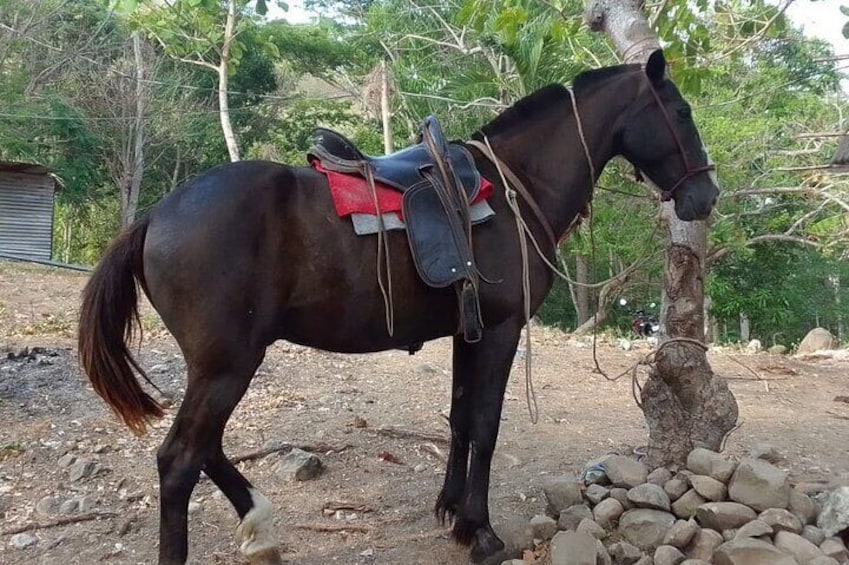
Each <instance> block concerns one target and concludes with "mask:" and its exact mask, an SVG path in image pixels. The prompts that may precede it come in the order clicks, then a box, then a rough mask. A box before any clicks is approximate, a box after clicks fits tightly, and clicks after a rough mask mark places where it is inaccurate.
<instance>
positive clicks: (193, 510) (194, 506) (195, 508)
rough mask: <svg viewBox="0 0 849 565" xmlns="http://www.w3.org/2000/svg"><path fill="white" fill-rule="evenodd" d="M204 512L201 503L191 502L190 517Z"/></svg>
mask: <svg viewBox="0 0 849 565" xmlns="http://www.w3.org/2000/svg"><path fill="white" fill-rule="evenodd" d="M201 510H203V505H202V504H201V503H200V502H196V501H194V500H192V501H189V516H194V515H195V514H197V513H199V512H200V511H201Z"/></svg>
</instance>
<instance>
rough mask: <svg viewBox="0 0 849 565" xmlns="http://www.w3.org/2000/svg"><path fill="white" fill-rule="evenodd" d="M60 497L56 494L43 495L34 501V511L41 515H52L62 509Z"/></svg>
mask: <svg viewBox="0 0 849 565" xmlns="http://www.w3.org/2000/svg"><path fill="white" fill-rule="evenodd" d="M61 508H62V499H61V498H59V497H58V496H45V497H42V498H40V499H39V500H38V502H36V503H35V511H36V512H37V513H38V514H41V515H42V516H54V515H56V514H59V513H60V512H61V511H62V510H61Z"/></svg>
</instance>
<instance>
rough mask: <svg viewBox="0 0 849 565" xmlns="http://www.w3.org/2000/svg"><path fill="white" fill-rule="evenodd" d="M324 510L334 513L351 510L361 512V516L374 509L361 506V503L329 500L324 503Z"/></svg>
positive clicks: (365, 505)
mask: <svg viewBox="0 0 849 565" xmlns="http://www.w3.org/2000/svg"><path fill="white" fill-rule="evenodd" d="M324 510H325V511H330V512H336V511H337V510H352V511H354V512H362V513H363V514H365V513H366V512H373V511H374V508H372V507H371V506H369V505H368V504H363V503H361V502H350V501H347V500H329V501H327V502H325V503H324Z"/></svg>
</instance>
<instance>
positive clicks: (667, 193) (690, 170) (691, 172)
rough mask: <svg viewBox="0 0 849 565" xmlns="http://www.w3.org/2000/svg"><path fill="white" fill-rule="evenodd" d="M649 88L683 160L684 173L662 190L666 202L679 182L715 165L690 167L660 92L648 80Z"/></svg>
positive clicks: (713, 168)
mask: <svg viewBox="0 0 849 565" xmlns="http://www.w3.org/2000/svg"><path fill="white" fill-rule="evenodd" d="M649 90H650V91H651V93H652V94H653V95H654V99H655V101H657V105H658V107H659V108H660V113H661V114H663V119H664V121H665V122H666V127H667V128H668V129H669V133H671V134H672V139H674V140H675V144H676V145H678V151H679V152H680V153H681V159H683V161H684V174H683V175H682V176H681V178H679V179H678V181H677V182H676V183H675V184H674V185H672V188H670V189H667V190H664V191H663V192H662V193H661V195H660V199H661V201H663V202H668V201H670V200H672V196H673V193H674V192H675V190H676V189H677V188H678V187H679V186H681V184H682V183H683V182H684V181H686V180H687V179H689V178H692V177H694V176H696V175H697V174H699V173H704V172H707V171H713V170H715V169H716V166H714V165H713V164H711V163H709V164H707V165H705V166H703V167H695V168H693V167H690V161H689V160H688V159H687V152H686V151H684V144H683V143H682V142H681V138H680V137H679V136H678V132H677V131H675V128H674V127H672V118H670V117H669V112H667V111H666V107H665V106H664V105H663V101H662V100H661V99H660V94H659V93H658V92H657V89H656V88H655V87H654V85H653V84H652V83H651V81H649Z"/></svg>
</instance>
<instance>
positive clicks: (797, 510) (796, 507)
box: [788, 488, 820, 524]
mask: <svg viewBox="0 0 849 565" xmlns="http://www.w3.org/2000/svg"><path fill="white" fill-rule="evenodd" d="M788 508H789V509H790V512H792V513H793V514H794V515H795V516H796V517H797V518H799V520H801V521H802V524H813V523H814V522H815V521H816V519H817V514H819V511H820V510H819V508H817V503H816V502H814V501H813V500H812V499H811V497H810V496H808V495H807V494H805V493H804V492H800V491H798V490H796V489H794V488H793V489H790V503H789V505H788Z"/></svg>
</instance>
